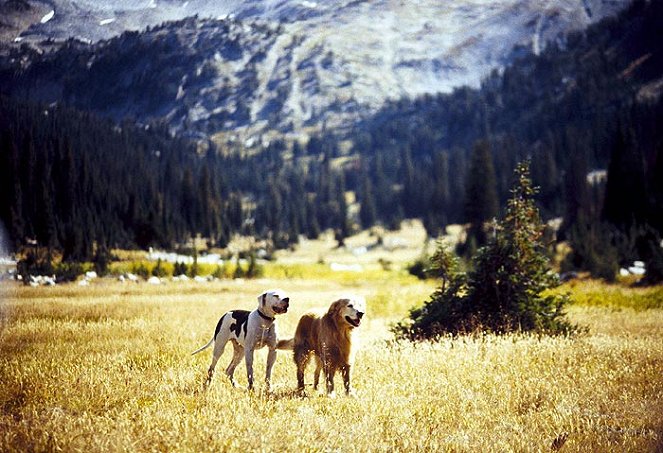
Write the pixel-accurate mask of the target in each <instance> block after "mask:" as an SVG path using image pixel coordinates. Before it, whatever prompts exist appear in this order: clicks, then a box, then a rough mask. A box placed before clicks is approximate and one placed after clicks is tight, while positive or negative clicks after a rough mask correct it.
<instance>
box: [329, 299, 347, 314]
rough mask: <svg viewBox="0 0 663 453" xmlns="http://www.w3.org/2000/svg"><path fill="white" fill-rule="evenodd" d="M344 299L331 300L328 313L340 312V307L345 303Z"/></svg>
mask: <svg viewBox="0 0 663 453" xmlns="http://www.w3.org/2000/svg"><path fill="white" fill-rule="evenodd" d="M345 301H346V299H339V300H337V301H334V302H332V304H331V305H330V306H329V311H328V313H329V314H330V315H336V314H338V313H340V312H341V309H342V308H343V306H344V305H345Z"/></svg>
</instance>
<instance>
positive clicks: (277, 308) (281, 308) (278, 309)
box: [272, 297, 290, 315]
mask: <svg viewBox="0 0 663 453" xmlns="http://www.w3.org/2000/svg"><path fill="white" fill-rule="evenodd" d="M289 305H290V299H289V298H287V297H286V298H285V299H283V300H282V301H281V305H274V306H273V307H272V310H274V313H278V314H279V315H281V314H283V313H286V312H287V311H288V306H289Z"/></svg>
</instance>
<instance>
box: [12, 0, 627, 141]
mask: <svg viewBox="0 0 663 453" xmlns="http://www.w3.org/2000/svg"><path fill="white" fill-rule="evenodd" d="M43 3H44V2H41V4H42V5H43ZM51 4H52V10H51V11H49V13H48V14H47V15H44V17H42V18H41V19H40V20H39V21H38V22H36V23H35V24H34V25H32V26H31V27H30V28H29V29H27V30H26V31H24V32H23V33H22V34H21V35H20V36H19V37H17V38H18V41H22V42H31V43H39V42H41V41H42V40H43V39H46V38H49V39H54V40H56V41H58V40H65V39H67V38H69V37H75V38H77V39H79V40H81V41H82V42H83V43H87V45H83V44H80V43H78V44H76V45H74V44H72V43H69V45H67V46H65V47H66V48H65V49H62V50H60V51H59V52H55V53H50V54H48V55H31V56H29V57H26V56H22V57H17V56H16V55H14V57H13V60H11V62H9V63H7V62H6V63H5V70H4V71H3V73H2V78H3V83H6V86H7V87H8V88H7V89H6V90H5V91H9V92H11V93H13V94H21V95H23V96H27V97H31V98H36V99H42V100H49V101H60V100H61V101H66V102H69V103H72V104H74V105H77V106H80V107H83V108H91V109H94V110H99V111H101V112H102V113H106V114H110V115H111V116H114V117H117V118H122V117H127V116H128V117H132V118H136V119H138V120H148V119H157V118H165V119H166V120H167V121H168V122H169V123H170V125H171V126H172V127H173V128H175V129H176V130H187V131H199V132H201V133H204V134H214V133H218V132H226V133H228V134H231V135H235V136H237V137H244V138H247V137H250V136H252V135H256V134H258V133H263V132H265V131H270V130H274V131H278V132H279V133H295V134H300V133H306V132H308V131H311V130H315V129H320V128H343V127H345V126H347V125H349V124H352V122H353V121H356V119H357V118H359V117H362V116H364V115H367V114H370V113H371V112H373V111H375V110H376V109H377V108H379V107H380V106H381V105H383V103H384V101H385V100H387V99H392V100H393V99H399V98H403V97H413V96H417V95H421V94H425V93H436V92H445V91H450V90H451V89H453V87H456V86H459V85H471V86H477V85H478V84H479V83H480V81H481V79H482V77H484V76H485V75H486V74H488V73H489V72H490V71H491V70H493V69H496V68H500V67H503V66H504V65H505V64H508V63H509V61H510V60H511V59H512V58H513V57H514V56H515V55H517V54H518V53H519V52H534V53H538V52H539V51H540V49H542V48H543V46H545V44H546V42H548V41H550V40H561V41H563V36H564V34H565V33H566V32H568V31H570V30H575V29H581V28H584V27H585V26H587V25H588V24H589V23H591V22H594V21H597V20H599V19H601V18H602V17H605V16H606V15H610V14H613V13H615V12H617V11H619V10H620V9H621V8H623V7H624V6H626V5H627V4H628V1H627V0H547V1H541V0H495V1H486V0H462V1H461V0H453V1H445V2H440V1H436V0H422V1H408V2H406V1H400V0H398V1H394V0H374V1H366V0H354V1H349V0H335V1H332V0H327V1H324V2H322V1H321V2H314V1H309V0H303V1H290V0H278V1H277V0H267V1H258V0H244V1H219V0H190V1H179V0H178V1H175V0H142V1H138V2H136V1H124V0H108V1H105V2H97V1H92V0H78V1H73V0H52V1H51ZM193 14H197V15H198V18H196V19H193V18H192V19H186V20H180V19H181V18H183V17H187V16H191V15H193ZM47 16H49V17H47ZM164 20H168V21H175V22H170V23H166V24H164V25H160V26H155V25H156V24H159V23H161V22H163V21H164ZM146 26H150V28H148V29H147V30H145V28H144V27H146ZM127 30H134V31H133V32H130V33H126V31H127ZM137 30H144V31H141V32H140V33H139V32H138V31H137ZM121 33H125V34H123V35H121V36H120V34H121ZM21 60H22V61H21ZM8 61H9V60H8ZM19 61H21V63H20V64H21V67H22V69H21V70H20V71H18V72H17V70H16V69H17V66H16V65H17V64H18V62H19ZM8 67H9V69H7V68H8Z"/></svg>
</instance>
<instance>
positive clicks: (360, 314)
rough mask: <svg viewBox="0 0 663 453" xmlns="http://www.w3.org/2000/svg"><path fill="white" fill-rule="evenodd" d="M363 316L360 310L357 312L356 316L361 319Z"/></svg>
mask: <svg viewBox="0 0 663 453" xmlns="http://www.w3.org/2000/svg"><path fill="white" fill-rule="evenodd" d="M363 317H364V313H362V312H361V311H358V312H357V318H359V319H361V318H363Z"/></svg>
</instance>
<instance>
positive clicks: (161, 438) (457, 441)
mask: <svg viewBox="0 0 663 453" xmlns="http://www.w3.org/2000/svg"><path fill="white" fill-rule="evenodd" d="M321 272H322V271H321ZM353 275H354V274H353ZM364 277H365V278H364V279H363V280H362V279H360V278H357V276H356V275H355V276H354V277H353V276H352V275H350V276H345V277H342V278H340V279H338V280H333V279H331V278H320V279H318V278H314V279H302V278H292V279H284V278H278V279H264V280H257V281H221V282H215V283H207V284H194V283H179V284H174V283H172V284H168V285H161V286H150V285H146V284H141V285H130V284H127V285H121V284H119V283H116V282H110V281H98V282H95V283H94V284H93V285H92V286H90V287H79V286H76V285H69V286H59V287H54V288H29V287H18V286H10V287H8V286H5V287H4V289H5V291H6V293H5V299H6V300H5V302H4V304H3V305H2V309H3V311H2V319H3V323H2V325H3V329H2V331H1V332H0V381H1V382H2V384H3V385H2V386H1V387H0V451H29V450H36V451H43V450H63V451H80V450H86V451H129V450H130V451H219V450H231V451H240V450H241V451H250V450H254V449H255V450H265V451H281V450H283V451H298V450H299V451H321V450H325V451H327V450H338V451H384V450H389V451H392V450H396V451H411V450H414V451H417V450H419V451H550V449H551V446H552V445H553V444H555V442H556V445H557V446H559V445H561V451H578V452H586V451H634V452H635V451H637V452H641V451H660V450H661V448H663V437H662V433H663V415H662V414H663V377H662V376H663V341H661V340H662V339H663V310H662V309H661V308H660V306H655V307H658V308H651V307H649V306H648V305H647V304H644V305H643V304H639V305H638V306H637V307H635V306H634V305H633V304H632V303H631V302H629V301H630V300H632V298H634V297H635V298H636V299H637V298H638V297H642V298H644V299H647V298H648V297H649V293H646V292H645V293H643V292H641V291H640V290H635V291H634V290H624V289H620V290H619V291H617V290H616V289H614V288H612V287H603V286H597V285H598V284H596V283H591V282H589V283H587V282H585V283H582V284H576V285H575V286H569V287H568V289H569V290H571V291H572V292H573V294H574V295H580V297H578V300H579V302H578V303H576V304H574V305H573V306H571V307H570V308H569V315H570V316H571V318H572V320H573V321H575V322H578V323H580V324H583V325H586V326H587V327H588V328H589V333H588V334H585V335H581V336H579V337H577V338H572V339H570V338H542V339H538V338H535V337H530V336H517V335H513V336H506V337H495V336H490V335H488V336H478V337H473V338H469V337H466V338H460V339H451V338H448V339H445V340H443V341H441V342H440V343H437V344H416V345H413V344H409V343H400V344H399V343H394V342H393V341H392V340H391V335H390V334H389V332H388V330H387V328H388V325H389V324H390V323H391V322H394V321H396V320H398V319H401V318H402V317H403V316H405V315H406V313H407V310H408V309H409V308H410V306H411V305H413V304H414V303H416V302H420V301H423V300H424V299H425V298H426V297H427V296H428V294H429V293H430V291H431V290H432V288H433V285H432V283H430V282H420V281H417V280H415V279H413V278H409V277H406V276H404V275H403V274H402V273H398V272H393V273H384V272H383V273H382V274H379V273H377V272H376V273H375V274H371V273H369V274H367V275H365V276H364ZM273 286H279V287H282V288H284V289H285V290H286V291H288V292H289V293H290V295H291V297H292V308H291V311H290V312H289V313H288V314H286V315H284V316H282V317H281V318H280V319H279V328H280V332H281V333H282V334H283V336H287V335H288V334H291V333H292V332H293V331H294V328H295V325H296V322H297V319H298V317H299V315H301V314H302V313H303V312H305V311H307V310H308V309H310V308H312V307H317V306H324V305H327V304H328V303H329V302H330V301H331V300H333V299H334V298H335V297H337V295H339V294H341V293H344V292H356V293H359V294H362V295H364V296H365V297H366V298H367V300H368V304H369V305H368V312H369V313H368V319H367V322H366V323H365V324H363V325H362V327H361V328H360V330H359V332H358V333H359V338H360V340H361V342H362V345H363V346H362V348H361V350H360V352H359V354H358V356H357V363H356V370H355V381H354V383H355V387H356V389H357V392H358V395H357V398H354V399H351V398H345V397H339V398H337V399H335V400H331V399H328V398H325V397H320V396H318V395H315V394H314V393H313V391H312V389H311V391H310V397H308V398H299V397H296V396H295V395H294V392H293V391H294V388H295V385H296V384H295V369H294V364H293V363H292V360H291V357H290V355H289V354H288V353H285V352H281V353H279V356H278V359H277V363H276V365H275V369H274V376H273V385H274V392H273V393H272V394H271V395H267V394H264V393H263V392H262V391H261V390H260V389H261V387H262V385H261V382H260V384H259V385H258V388H259V390H258V391H257V392H256V393H254V394H251V393H247V392H246V391H244V390H241V389H233V388H231V387H230V385H229V383H228V382H226V381H225V380H224V379H223V377H222V374H221V373H219V374H218V375H217V378H216V380H215V381H214V382H213V384H212V386H211V388H210V389H209V390H208V391H207V392H203V391H202V390H201V389H202V386H201V384H202V382H203V380H204V378H205V371H206V369H207V366H208V364H209V359H210V353H209V351H206V352H205V353H202V354H199V355H197V356H194V357H191V356H190V355H189V354H190V352H191V351H192V350H194V349H196V348H197V347H198V346H200V345H202V344H204V343H205V342H206V341H207V340H208V339H209V337H210V336H211V334H212V332H213V329H214V326H215V324H216V321H217V320H218V317H219V316H220V314H222V313H223V312H224V311H226V310H228V309H231V308H237V307H242V308H249V309H250V308H253V306H254V303H255V302H254V301H255V298H256V296H257V295H258V294H259V293H260V292H261V291H263V290H264V289H266V288H269V287H273ZM653 291H654V292H653V294H659V293H658V292H656V291H658V290H653ZM602 292H605V294H610V296H609V297H607V299H606V300H609V301H611V302H610V303H608V304H606V303H602V304H597V303H594V302H593V301H594V300H595V299H596V297H598V296H591V297H590V296H587V298H584V297H585V295H587V294H601V293H602ZM617 293H619V294H620V296H619V297H621V298H620V299H618V298H617V296H615V295H613V294H617ZM654 297H656V296H654ZM265 358H266V354H265V351H259V352H258V353H257V357H256V375H257V376H258V377H261V376H263V375H264V363H265ZM228 360H229V353H228V352H226V355H225V356H224V357H223V358H222V359H221V362H220V364H219V367H220V368H221V369H222V368H223V367H225V365H226V362H227V361H228ZM309 371H310V370H309ZM310 374H311V373H310ZM236 376H237V377H238V381H239V383H240V384H241V385H246V377H245V370H244V367H243V365H240V367H239V368H238V370H237V373H236ZM308 379H309V381H310V376H309V377H308ZM556 439H557V441H556Z"/></svg>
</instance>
